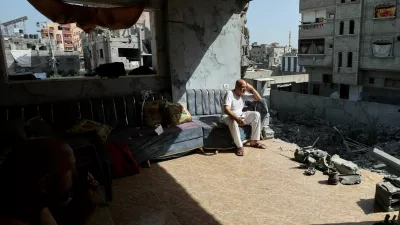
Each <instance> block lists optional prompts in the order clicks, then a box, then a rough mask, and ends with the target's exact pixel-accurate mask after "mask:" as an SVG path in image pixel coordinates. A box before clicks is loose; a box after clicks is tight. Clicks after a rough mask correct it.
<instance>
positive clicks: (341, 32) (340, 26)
mask: <svg viewBox="0 0 400 225" xmlns="http://www.w3.org/2000/svg"><path fill="white" fill-rule="evenodd" d="M343 34H344V21H340V23H339V35H343Z"/></svg>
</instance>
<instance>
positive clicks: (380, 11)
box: [375, 3, 396, 19]
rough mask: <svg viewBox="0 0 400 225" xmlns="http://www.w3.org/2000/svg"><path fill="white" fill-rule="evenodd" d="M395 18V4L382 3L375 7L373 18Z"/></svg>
mask: <svg viewBox="0 0 400 225" xmlns="http://www.w3.org/2000/svg"><path fill="white" fill-rule="evenodd" d="M391 17H396V4H393V3H384V4H379V5H377V6H376V7H375V18H377V19H380V18H391Z"/></svg>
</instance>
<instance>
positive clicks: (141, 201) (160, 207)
mask: <svg viewBox="0 0 400 225" xmlns="http://www.w3.org/2000/svg"><path fill="white" fill-rule="evenodd" d="M177 167H179V165H177ZM174 171H176V170H174ZM172 173H174V174H170V173H169V172H168V171H167V170H166V169H165V168H163V167H162V166H160V164H152V165H151V168H143V169H142V172H141V174H138V175H135V176H131V177H125V178H121V179H116V180H114V183H113V193H114V200H113V202H112V203H111V205H110V206H109V211H110V215H111V217H112V220H113V222H114V224H115V225H128V224H129V225H131V224H149V225H151V224H169V225H179V224H216V225H219V224H220V222H218V221H217V220H216V219H215V218H214V217H213V216H212V215H211V214H209V213H208V212H207V211H206V210H205V209H203V208H202V207H201V206H200V205H199V204H198V202H197V201H196V200H195V199H194V198H193V197H192V195H191V194H190V193H189V191H188V190H186V189H185V188H184V187H182V186H181V185H180V184H179V183H178V181H177V180H176V179H175V178H174V177H173V176H175V173H176V172H172ZM186 173H188V174H186ZM176 176H178V177H179V179H185V177H186V176H190V174H189V172H185V171H182V172H178V173H177V175H176Z"/></svg>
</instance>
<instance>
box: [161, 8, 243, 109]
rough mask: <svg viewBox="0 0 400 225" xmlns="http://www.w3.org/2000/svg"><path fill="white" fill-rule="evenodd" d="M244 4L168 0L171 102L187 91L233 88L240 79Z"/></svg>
mask: <svg viewBox="0 0 400 225" xmlns="http://www.w3.org/2000/svg"><path fill="white" fill-rule="evenodd" d="M245 5H246V1H238V0H203V1H198V0H187V1H181V0H170V1H168V19H167V22H168V43H169V59H170V61H169V62H170V65H169V66H170V72H171V83H172V96H173V99H174V101H176V102H181V103H184V104H185V103H186V94H185V93H186V89H203V88H207V89H222V88H223V84H228V85H229V88H233V86H234V83H235V80H237V79H239V78H240V69H241V55H240V52H241V37H242V21H241V18H240V13H241V12H242V10H243V9H244V8H245Z"/></svg>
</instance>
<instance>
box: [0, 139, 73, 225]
mask: <svg viewBox="0 0 400 225" xmlns="http://www.w3.org/2000/svg"><path fill="white" fill-rule="evenodd" d="M74 168H75V157H74V153H73V151H72V149H71V147H70V146H69V145H68V144H67V143H66V142H64V141H62V140H58V139H53V138H38V139H31V140H27V141H24V142H23V143H21V144H20V146H18V147H16V148H15V150H14V152H13V153H12V155H11V156H10V157H9V158H8V159H7V160H6V161H5V162H4V164H3V165H2V166H1V168H0V179H1V185H0V186H1V187H0V224H2V225H13V224H39V225H57V222H56V220H55V217H53V215H52V213H51V211H50V208H51V207H53V206H59V205H60V203H61V202H63V203H65V202H66V200H71V198H69V195H68V193H69V190H70V189H71V188H72V185H73V171H74ZM65 196H67V197H66V198H63V197H65Z"/></svg>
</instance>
